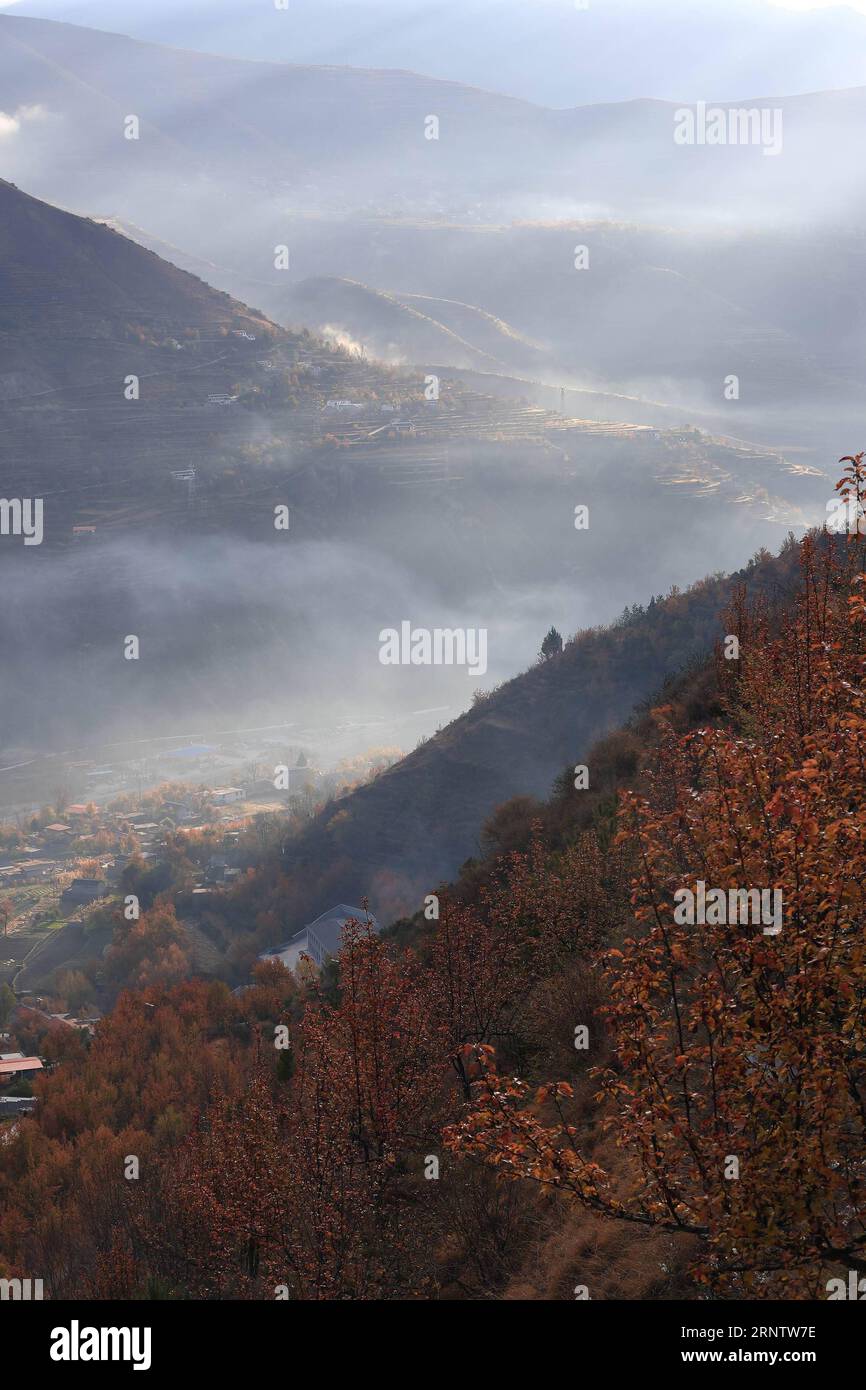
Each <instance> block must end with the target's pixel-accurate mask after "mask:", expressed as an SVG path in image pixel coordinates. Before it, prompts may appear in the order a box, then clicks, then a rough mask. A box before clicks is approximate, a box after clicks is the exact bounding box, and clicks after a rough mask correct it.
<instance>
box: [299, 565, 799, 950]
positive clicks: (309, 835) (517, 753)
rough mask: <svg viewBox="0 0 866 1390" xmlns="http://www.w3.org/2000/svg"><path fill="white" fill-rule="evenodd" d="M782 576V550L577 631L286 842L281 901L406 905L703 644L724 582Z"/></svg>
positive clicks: (780, 583)
mask: <svg viewBox="0 0 866 1390" xmlns="http://www.w3.org/2000/svg"><path fill="white" fill-rule="evenodd" d="M791 574H792V565H791V557H790V554H788V553H785V554H783V556H782V557H781V558H779V559H769V558H768V559H766V560H764V561H762V562H760V563H759V564H756V565H753V566H750V567H749V569H748V570H747V571H744V572H741V573H739V574H737V575H733V576H731V577H729V578H720V579H711V580H710V579H708V580H705V581H702V582H701V583H700V584H698V585H696V586H694V587H693V588H692V589H690V590H688V591H687V592H685V593H682V594H677V595H674V596H671V597H669V598H667V599H665V600H663V601H661V602H658V603H656V602H653V604H652V605H651V606H650V607H649V608H648V609H646V610H645V611H643V612H640V613H638V614H635V615H632V616H631V617H630V618H629V619H628V620H626V621H623V622H621V623H619V624H617V625H615V626H613V627H611V628H606V629H600V630H594V631H590V632H587V633H585V634H583V635H578V637H577V638H576V639H575V640H574V641H572V642H570V643H568V644H567V645H566V647H565V650H564V651H563V653H562V655H561V656H559V657H557V658H554V659H553V660H551V661H547V662H543V663H541V664H538V665H536V666H533V667H531V668H530V669H529V670H528V671H526V672H524V674H522V675H520V676H517V677H515V678H514V679H513V680H510V681H507V682H506V683H505V684H503V685H502V686H500V687H499V688H498V689H497V690H495V691H494V692H493V693H492V694H490V695H489V696H487V697H486V698H484V699H482V700H480V701H479V702H478V703H476V704H475V705H474V706H473V708H472V709H471V710H470V711H469V712H467V713H466V714H464V715H462V716H461V717H460V718H458V719H456V720H455V721H454V722H453V723H451V724H449V725H448V726H447V727H446V728H444V729H442V730H441V731H440V732H439V733H437V734H436V735H435V736H434V737H433V738H431V739H430V740H429V741H428V742H426V743H424V744H422V745H421V746H420V747H419V748H417V749H416V750H415V751H414V752H413V753H411V754H409V756H408V757H406V758H404V759H403V760H402V762H399V763H397V764H396V765H395V766H394V767H392V768H390V769H389V770H388V771H387V772H385V773H382V774H381V775H380V776H379V777H377V778H376V780H375V781H374V782H373V783H372V784H370V785H369V786H366V787H362V788H360V789H358V790H357V791H354V792H352V793H350V794H349V795H348V796H346V797H345V798H343V799H341V800H340V801H338V802H337V803H334V804H332V805H331V806H330V807H328V808H327V809H326V811H325V812H324V813H323V814H322V815H321V816H320V817H319V818H318V819H317V820H316V821H315V822H314V823H313V824H312V825H311V826H310V828H309V829H308V830H307V831H305V832H304V833H302V834H301V835H300V837H299V838H298V839H297V840H292V841H289V842H288V843H287V844H286V845H285V847H284V851H283V856H282V859H281V861H280V866H279V867H280V869H281V872H282V873H283V874H285V875H287V876H288V877H289V880H290V883H291V890H290V902H291V910H292V911H293V912H294V913H295V914H298V913H300V914H301V915H303V913H304V912H308V913H309V915H310V916H313V915H314V914H315V913H316V912H318V911H321V910H324V907H325V906H327V903H328V902H330V901H332V900H333V901H338V900H339V899H340V895H341V894H343V893H345V892H348V890H349V889H350V888H352V889H354V892H355V897H356V899H358V900H360V897H361V896H363V895H365V894H367V895H369V897H370V900H371V907H372V910H373V911H374V912H376V914H377V916H379V917H380V919H382V918H387V917H388V916H394V915H399V914H400V913H402V912H404V911H414V910H416V909H417V907H418V906H419V904H420V902H421V899H422V897H423V894H424V892H426V891H429V890H430V889H431V888H433V887H435V885H436V883H437V882H438V881H440V880H442V879H445V878H448V877H451V876H453V874H454V873H455V872H456V870H457V869H458V867H459V865H460V864H461V862H462V861H463V860H464V859H466V858H467V857H468V856H470V855H473V854H475V853H477V851H478V845H479V834H480V831H481V827H482V825H483V823H484V821H485V819H486V818H487V817H488V816H489V815H490V814H491V812H492V811H493V810H494V809H495V808H496V807H497V806H499V805H500V804H501V803H502V802H504V801H506V800H507V799H509V798H510V797H512V796H516V795H527V794H529V795H535V796H539V797H543V796H546V795H547V794H548V793H549V792H550V789H551V785H552V782H553V780H554V779H555V777H556V776H557V775H558V774H559V773H561V772H563V771H564V769H566V768H567V767H569V766H572V765H574V764H577V763H579V762H581V760H582V759H583V758H584V757H585V755H586V754H587V752H588V750H589V748H590V745H591V744H592V743H593V742H594V741H595V740H596V739H598V738H599V737H600V736H601V735H602V734H604V733H606V732H608V731H609V730H611V729H613V728H615V727H617V726H618V725H619V724H621V723H622V722H623V721H624V720H625V719H626V718H627V717H628V715H629V714H630V713H631V711H632V710H633V709H634V707H635V705H636V704H637V703H638V702H640V701H641V700H644V699H646V698H648V697H649V696H651V695H653V694H655V693H656V692H657V691H658V689H659V688H660V686H661V685H662V683H663V681H664V680H665V678H666V677H668V676H670V675H673V674H675V673H676V672H678V671H679V670H680V669H681V668H682V667H683V666H684V665H686V664H687V663H688V662H689V661H692V660H695V659H697V658H699V657H703V656H705V655H707V654H708V652H709V651H710V650H711V649H712V646H713V644H714V643H715V642H716V641H718V640H719V639H720V637H721V635H722V628H721V617H720V613H721V610H722V609H723V608H724V605H725V603H726V601H727V598H728V596H729V595H730V594H731V592H732V589H733V587H734V585H736V584H737V583H740V582H745V583H747V585H748V586H749V587H751V588H753V589H754V588H760V589H762V590H764V591H765V592H768V593H772V594H775V593H777V592H780V591H782V592H786V591H787V587H788V583H789V580H790V577H791ZM575 794H576V795H577V793H575ZM276 910H279V909H278V908H277V909H276ZM284 925H285V926H289V925H291V923H289V922H286V923H285V924H284Z"/></svg>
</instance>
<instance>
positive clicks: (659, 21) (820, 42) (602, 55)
mask: <svg viewBox="0 0 866 1390" xmlns="http://www.w3.org/2000/svg"><path fill="white" fill-rule="evenodd" d="M0 7H3V8H5V9H7V10H8V11H9V12H10V13H14V14H18V15H27V16H37V17H42V18H48V19H55V20H66V21H69V22H72V23H75V24H85V25H91V26H92V27H94V28H101V29H106V30H113V31H115V32H122V33H125V34H129V35H131V36H133V37H135V38H141V39H149V40H153V41H157V42H161V43H168V44H174V45H175V46H178V47H187V48H193V49H200V50H207V51H210V52H215V53H225V54H231V55H233V56H237V57H247V58H258V59H272V60H277V61H282V62H294V63H305V64H306V63H318V64H340V65H351V66H357V67H385V68H395V67H396V68H410V69H412V70H414V71H417V72H423V73H426V74H428V75H430V76H434V77H442V78H448V79H452V80H456V81H461V82H467V83H471V84H473V85H476V86H481V87H487V88H489V89H491V90H498V91H502V92H506V93H508V94H509V95H512V96H520V97H524V98H526V99H528V100H532V101H536V102H539V103H543V104H547V105H550V106H555V107H559V106H576V105H580V104H583V103H590V102H599V101H621V100H630V99H634V98H638V97H657V98H664V99H670V100H688V101H694V100H698V99H701V98H706V99H709V100H725V99H735V98H745V97H758V96H771V95H783V94H790V93H794V92H803V91H814V90H818V89H825V88H832V87H850V86H861V85H866V0H852V3H851V4H850V5H836V6H831V5H829V4H827V3H826V0H588V6H587V8H586V9H582V8H579V6H578V4H577V3H576V0H289V8H288V10H277V9H275V7H274V3H273V0H123V3H122V4H120V5H119V4H117V3H116V0H15V3H12V4H10V3H9V0H6V3H5V5H4V0H0Z"/></svg>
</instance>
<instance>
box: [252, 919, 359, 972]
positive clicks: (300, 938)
mask: <svg viewBox="0 0 866 1390" xmlns="http://www.w3.org/2000/svg"><path fill="white" fill-rule="evenodd" d="M368 917H369V922H370V926H371V928H372V930H373V931H374V932H375V933H376V935H377V936H378V934H379V932H380V931H381V928H380V926H379V923H378V922H377V921H376V918H375V917H374V916H373V915H372V913H370V914H368V913H366V912H365V911H364V909H363V908H362V907H349V906H348V905H347V904H346V903H338V904H337V906H336V907H332V908H331V909H330V910H329V911H328V912H323V913H322V915H321V917H317V918H316V920H315V921H314V922H310V923H308V925H307V926H306V927H302V928H301V930H300V931H298V932H295V935H294V936H292V937H290V938H289V940H288V941H286V942H285V943H284V944H283V945H282V946H273V947H272V948H271V949H270V950H269V951H264V952H263V953H262V954H261V955H260V956H259V960H280V961H282V963H283V965H284V966H285V967H286V969H287V970H294V969H296V967H297V966H298V964H299V962H300V959H301V957H302V956H308V957H309V959H310V960H312V962H313V963H314V965H316V966H317V967H318V969H320V970H321V968H322V966H323V965H324V963H325V961H326V960H328V959H329V958H330V957H332V956H338V955H339V954H340V950H341V948H342V945H343V930H344V928H345V925H346V923H347V922H348V921H349V920H350V919H353V920H354V921H356V922H361V923H366V922H367V920H368Z"/></svg>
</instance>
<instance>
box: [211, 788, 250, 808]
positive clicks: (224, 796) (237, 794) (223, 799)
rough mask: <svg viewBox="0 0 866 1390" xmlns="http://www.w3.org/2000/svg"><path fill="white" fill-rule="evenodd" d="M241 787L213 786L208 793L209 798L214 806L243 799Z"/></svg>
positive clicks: (226, 804)
mask: <svg viewBox="0 0 866 1390" xmlns="http://www.w3.org/2000/svg"><path fill="white" fill-rule="evenodd" d="M244 795H245V792H244V789H243V787H215V788H214V790H213V791H212V792H211V793H210V799H211V801H212V802H213V804H214V806H228V805H230V804H231V802H233V801H243V799H244Z"/></svg>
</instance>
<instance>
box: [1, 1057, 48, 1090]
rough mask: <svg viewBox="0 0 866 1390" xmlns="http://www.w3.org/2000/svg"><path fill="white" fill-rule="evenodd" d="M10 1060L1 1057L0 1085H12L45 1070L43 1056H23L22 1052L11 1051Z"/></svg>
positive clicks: (27, 1079)
mask: <svg viewBox="0 0 866 1390" xmlns="http://www.w3.org/2000/svg"><path fill="white" fill-rule="evenodd" d="M7 1055H8V1060H7V1061H3V1060H2V1058H0V1086H11V1085H13V1084H14V1083H15V1082H16V1081H29V1080H30V1079H31V1077H34V1076H36V1075H38V1073H39V1072H41V1071H42V1070H43V1066H42V1058H41V1057H23V1056H22V1055H21V1054H20V1053H10V1054H7Z"/></svg>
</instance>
